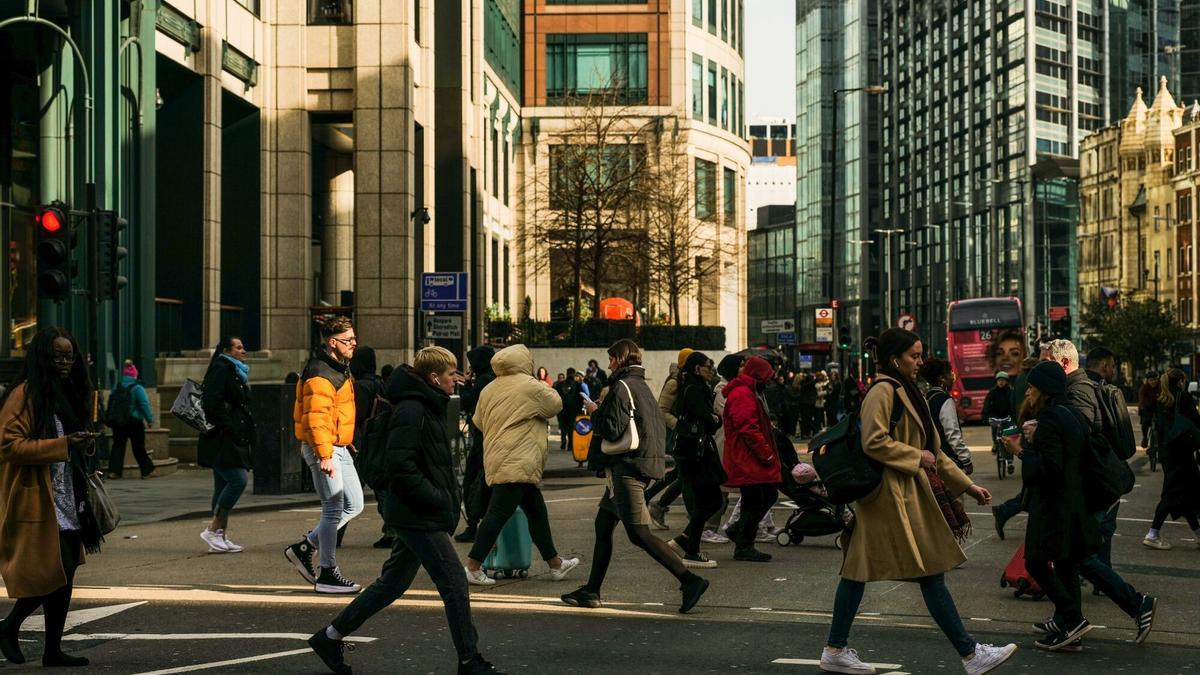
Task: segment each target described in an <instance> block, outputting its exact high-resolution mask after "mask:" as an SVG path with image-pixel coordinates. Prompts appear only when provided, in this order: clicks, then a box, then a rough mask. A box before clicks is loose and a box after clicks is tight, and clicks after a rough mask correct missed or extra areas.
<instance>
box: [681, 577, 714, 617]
mask: <svg viewBox="0 0 1200 675" xmlns="http://www.w3.org/2000/svg"><path fill="white" fill-rule="evenodd" d="M679 590H680V591H681V592H682V593H683V602H681V603H679V613H680V614H687V613H688V612H689V611H691V609H692V608H693V607H695V606H696V603H697V602H700V596H702V595H704V591H707V590H708V579H705V578H704V577H698V576H696V575H694V574H693V575H692V577H691V578H690V579H688V580H687V581H685V582H683V583H682V584H680V586H679Z"/></svg>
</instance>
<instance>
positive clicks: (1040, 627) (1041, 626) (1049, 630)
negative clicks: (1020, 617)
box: [1033, 619, 1060, 635]
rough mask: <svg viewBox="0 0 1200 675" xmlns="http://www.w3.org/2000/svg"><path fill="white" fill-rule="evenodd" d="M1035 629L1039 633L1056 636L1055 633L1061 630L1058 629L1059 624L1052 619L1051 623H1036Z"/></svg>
mask: <svg viewBox="0 0 1200 675" xmlns="http://www.w3.org/2000/svg"><path fill="white" fill-rule="evenodd" d="M1033 629H1034V630H1036V631H1037V632H1039V633H1044V634H1046V635H1054V634H1055V633H1057V632H1059V630H1060V629H1059V627H1058V624H1056V623H1054V619H1050V620H1049V621H1043V622H1041V623H1035V624H1033Z"/></svg>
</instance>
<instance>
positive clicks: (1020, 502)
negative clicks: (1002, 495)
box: [996, 488, 1025, 520]
mask: <svg viewBox="0 0 1200 675" xmlns="http://www.w3.org/2000/svg"><path fill="white" fill-rule="evenodd" d="M1024 510H1025V489H1024V488H1021V491H1020V492H1018V493H1017V494H1016V496H1015V497H1013V498H1012V499H1009V500H1008V501H1006V502H1004V503H1003V504H1000V505H999V506H997V507H996V516H997V517H999V518H1000V519H1001V520H1012V519H1013V518H1015V517H1016V516H1017V514H1018V513H1020V512H1022V511H1024Z"/></svg>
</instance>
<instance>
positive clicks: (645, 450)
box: [588, 366, 667, 478]
mask: <svg viewBox="0 0 1200 675" xmlns="http://www.w3.org/2000/svg"><path fill="white" fill-rule="evenodd" d="M620 382H624V383H625V384H626V385H628V386H629V393H631V394H633V400H634V403H635V404H636V406H637V412H635V413H634V419H635V420H636V422H637V423H638V427H637V429H638V437H639V439H640V443H639V444H638V450H637V451H636V452H631V453H629V454H626V455H606V454H604V452H603V451H601V450H600V444H601V442H602V439H608V440H609V441H615V440H618V439H619V438H621V434H623V433H625V428H626V427H627V426H628V425H629V399H628V397H627V396H626V395H625V387H622V386H621V385H620V384H619V383H620ZM592 428H593V429H594V432H593V433H592V442H591V445H590V446H588V469H590V470H592V471H602V470H604V469H606V468H609V467H612V466H614V465H617V464H621V465H624V466H623V467H622V468H623V469H629V470H631V472H632V473H634V474H636V475H638V476H642V477H644V478H662V477H663V474H664V473H666V464H667V460H666V448H667V423H666V421H665V420H664V419H663V415H662V410H661V409H659V407H658V399H657V398H656V397H655V396H654V392H652V391H650V386H649V385H647V384H646V369H645V368H643V367H642V366H629V367H627V368H619V369H617V370H615V371H613V374H612V375H611V376H610V377H609V379H608V394H606V395H605V396H604V400H603V401H601V402H600V407H599V408H597V409H596V412H594V413H592Z"/></svg>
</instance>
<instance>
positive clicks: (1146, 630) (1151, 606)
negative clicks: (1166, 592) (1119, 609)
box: [1133, 593, 1158, 645]
mask: <svg viewBox="0 0 1200 675" xmlns="http://www.w3.org/2000/svg"><path fill="white" fill-rule="evenodd" d="M1156 609H1158V598H1156V597H1154V596H1152V595H1146V594H1145V593H1143V594H1142V605H1141V607H1139V608H1138V613H1137V616H1136V617H1134V619H1133V621H1134V623H1136V624H1137V637H1135V638H1133V643H1134V644H1138V645H1140V644H1142V643H1143V642H1145V641H1146V638H1148V637H1150V630H1151V629H1152V628H1154V611H1155V610H1156Z"/></svg>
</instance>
